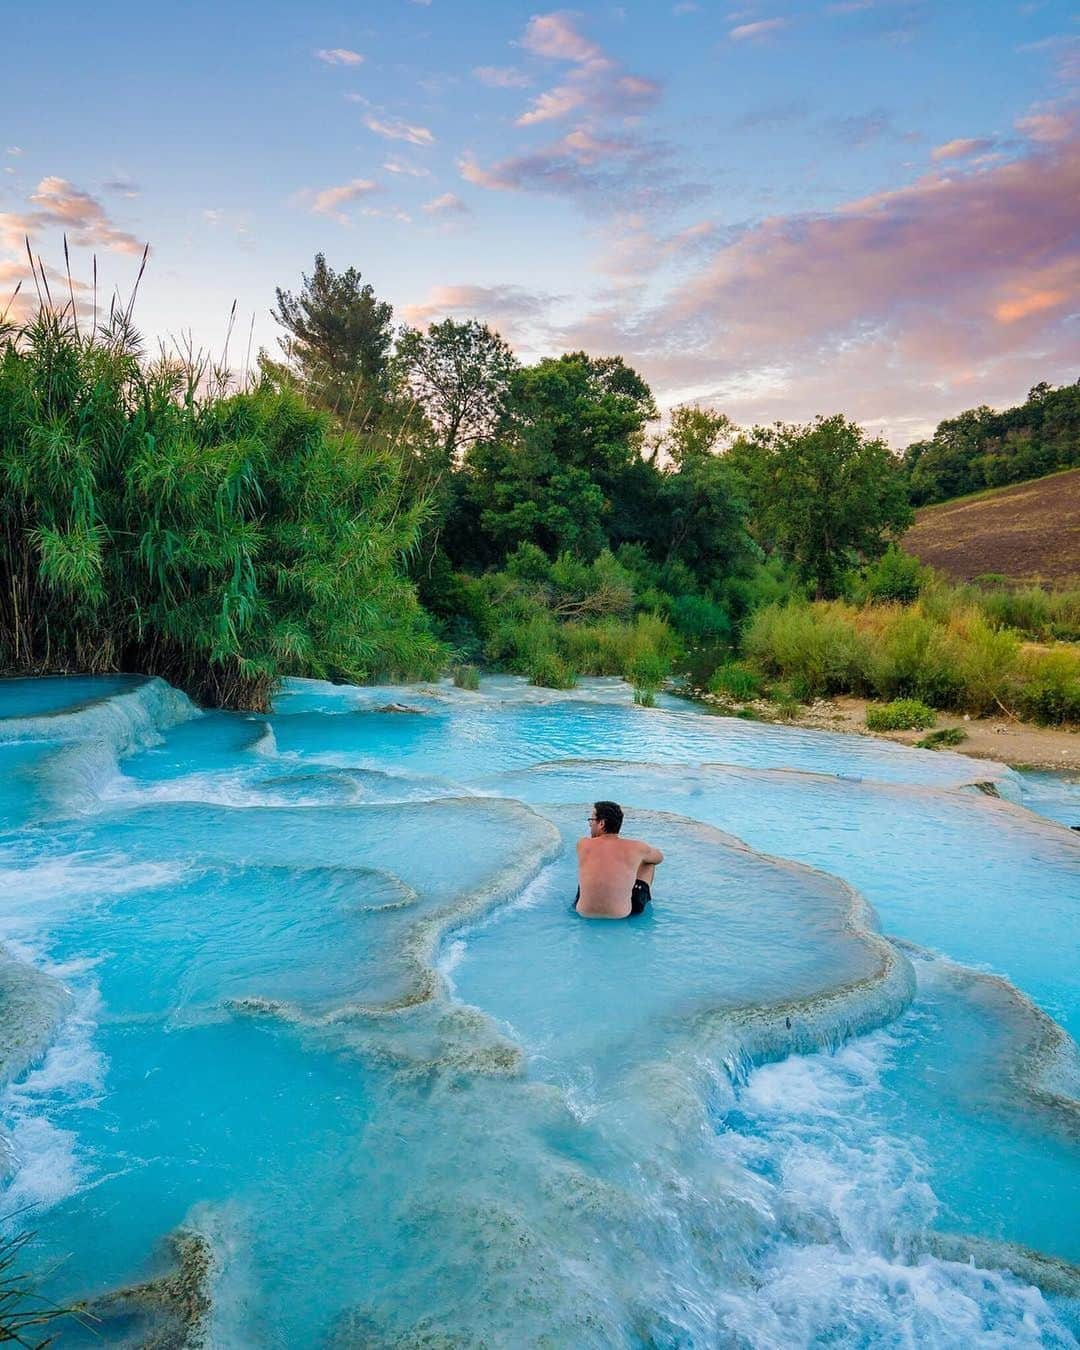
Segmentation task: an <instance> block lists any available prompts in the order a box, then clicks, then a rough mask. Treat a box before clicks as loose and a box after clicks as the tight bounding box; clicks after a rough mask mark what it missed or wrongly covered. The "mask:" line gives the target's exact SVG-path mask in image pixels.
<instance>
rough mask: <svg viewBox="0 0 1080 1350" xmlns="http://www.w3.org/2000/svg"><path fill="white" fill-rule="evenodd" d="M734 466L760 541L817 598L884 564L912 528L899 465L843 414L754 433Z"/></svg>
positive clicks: (742, 442)
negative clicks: (863, 565) (852, 574)
mask: <svg viewBox="0 0 1080 1350" xmlns="http://www.w3.org/2000/svg"><path fill="white" fill-rule="evenodd" d="M728 461H729V463H730V464H731V465H732V467H734V468H736V469H737V470H739V471H740V472H741V473H742V474H743V476H744V478H745V480H746V483H747V485H748V488H749V492H750V500H751V521H752V524H753V528H754V532H755V534H756V536H757V538H758V540H759V542H760V543H761V544H762V545H763V546H764V547H765V548H766V549H768V550H770V551H771V550H775V551H777V552H778V553H779V554H780V555H781V556H782V557H784V558H786V559H787V560H788V561H790V562H791V563H792V564H793V565H794V566H795V568H796V569H797V571H798V573H799V575H800V576H801V577H802V578H803V580H804V581H806V582H808V583H810V584H811V585H812V586H813V587H814V589H815V591H816V593H817V595H818V597H819V598H827V597H830V596H835V595H839V594H840V593H841V591H842V589H843V583H844V578H845V575H846V574H847V573H848V572H849V571H850V570H851V569H852V568H853V567H855V566H856V565H857V564H858V563H859V562H861V561H866V560H871V559H874V558H878V557H880V556H881V555H882V553H884V552H885V550H886V548H887V547H888V545H889V542H890V541H891V540H892V539H895V538H896V537H897V536H898V535H899V534H900V533H901V532H902V531H903V530H904V529H905V528H906V527H907V526H908V524H910V522H911V517H912V511H911V507H910V505H909V504H908V498H907V489H906V485H905V483H904V480H903V476H902V474H901V471H900V465H899V463H898V461H897V459H896V458H895V457H894V455H893V454H892V452H891V451H890V450H889V447H888V446H887V445H886V444H885V442H884V441H882V440H879V439H871V438H869V437H867V436H866V435H865V434H864V433H863V431H862V430H861V429H860V428H859V427H858V426H856V425H855V423H853V422H849V421H848V420H847V418H845V417H844V416H843V415H842V414H839V413H838V414H836V415H835V416H833V417H818V418H816V419H815V420H814V422H813V423H811V424H810V425H808V426H789V425H785V424H783V423H779V422H778V423H776V425H775V426H772V427H755V428H754V430H753V431H752V432H751V433H750V434H749V435H746V436H741V437H740V438H739V439H738V440H737V441H736V443H735V445H734V446H733V447H732V449H731V451H730V453H729V455H728Z"/></svg>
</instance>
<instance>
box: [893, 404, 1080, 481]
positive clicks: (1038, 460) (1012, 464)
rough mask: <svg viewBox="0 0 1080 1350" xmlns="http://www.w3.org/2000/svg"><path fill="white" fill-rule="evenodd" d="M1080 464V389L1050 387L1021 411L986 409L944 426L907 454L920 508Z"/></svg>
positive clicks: (1019, 408)
mask: <svg viewBox="0 0 1080 1350" xmlns="http://www.w3.org/2000/svg"><path fill="white" fill-rule="evenodd" d="M1077 464H1080V383H1077V384H1067V385H1062V386H1061V387H1060V388H1058V389H1054V388H1053V387H1052V386H1051V385H1049V384H1047V383H1046V382H1045V381H1043V382H1042V383H1039V384H1037V385H1035V386H1034V388H1032V390H1031V391H1030V393H1029V394H1028V396H1027V400H1026V401H1025V402H1024V403H1022V404H1019V405H1018V406H1017V407H1015V408H1006V409H1005V410H1004V411H1003V412H995V411H994V409H993V408H988V407H986V406H985V405H983V406H981V407H978V408H972V409H969V410H968V411H967V412H962V413H960V414H958V415H957V416H956V417H951V418H948V419H946V420H945V421H944V422H941V423H939V424H938V427H937V430H936V431H935V432H934V434H933V436H932V437H931V438H930V439H929V440H926V441H916V442H915V443H914V444H913V445H909V446H908V448H907V450H906V451H905V452H904V468H905V471H906V473H907V477H908V482H909V484H910V491H911V500H912V501H913V502H914V504H915V505H916V506H922V505H924V504H926V503H928V502H940V501H946V500H947V499H948V498H950V497H962V496H964V495H965V494H967V493H969V492H978V491H980V490H981V489H982V488H987V487H1004V486H1005V485H1006V484H1008V483H1020V482H1023V481H1024V480H1025V479H1028V478H1041V477H1043V476H1044V475H1045V474H1048V473H1054V472H1055V471H1056V470H1058V469H1070V468H1072V467H1074V466H1075V465H1077Z"/></svg>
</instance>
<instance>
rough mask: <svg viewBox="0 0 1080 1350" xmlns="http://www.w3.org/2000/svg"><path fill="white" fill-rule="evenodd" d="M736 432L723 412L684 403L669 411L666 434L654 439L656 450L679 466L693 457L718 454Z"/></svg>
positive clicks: (732, 423) (731, 422)
mask: <svg viewBox="0 0 1080 1350" xmlns="http://www.w3.org/2000/svg"><path fill="white" fill-rule="evenodd" d="M736 430H737V428H736V426H735V423H734V422H733V421H732V420H731V418H730V417H728V415H727V414H726V413H722V412H713V410H712V409H711V408H702V407H700V406H699V405H698V404H696V403H683V404H680V405H679V407H677V408H673V409H672V410H671V420H670V422H669V423H668V428H667V431H666V432H665V434H664V435H663V436H661V437H659V438H658V439H657V441H656V448H657V449H658V450H660V451H661V452H662V453H664V454H666V455H667V457H668V458H669V459H670V460H671V461H672V463H674V464H675V465H677V466H681V465H682V464H683V463H685V462H686V461H687V460H689V459H691V458H694V457H701V456H703V455H716V454H719V453H720V452H721V450H723V449H724V448H725V447H726V445H727V444H728V443H729V442H730V440H731V438H732V436H733V435H734V434H735V432H736Z"/></svg>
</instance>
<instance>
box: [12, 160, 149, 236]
mask: <svg viewBox="0 0 1080 1350" xmlns="http://www.w3.org/2000/svg"><path fill="white" fill-rule="evenodd" d="M30 201H31V202H33V204H34V205H35V206H36V207H37V210H36V211H35V212H34V214H33V216H32V217H30V220H31V223H32V224H33V225H34V226H47V225H53V226H57V227H60V228H62V229H64V230H67V231H69V232H70V235H71V241H72V243H74V244H78V245H80V246H81V247H86V248H105V249H109V250H110V251H111V252H113V253H141V252H142V250H143V244H142V243H141V242H140V241H139V240H138V239H136V237H135V236H134V235H133V234H129V233H128V232H127V231H126V230H120V229H117V227H116V226H115V225H114V224H113V222H112V220H111V219H110V218H109V215H108V212H107V211H106V210H105V208H104V207H103V206H102V204H101V203H100V202H99V201H98V200H97V198H96V197H92V196H91V195H90V193H88V192H83V191H82V190H81V189H79V188H77V187H75V186H74V185H73V184H71V183H69V182H68V181H67V179H66V178H57V177H55V176H51V177H48V178H43V179H42V180H41V182H40V183H38V185H37V188H36V189H35V190H34V191H33V192H32V193H31V194H30ZM16 219H17V220H21V221H25V220H26V217H17V218H16ZM27 233H32V231H27Z"/></svg>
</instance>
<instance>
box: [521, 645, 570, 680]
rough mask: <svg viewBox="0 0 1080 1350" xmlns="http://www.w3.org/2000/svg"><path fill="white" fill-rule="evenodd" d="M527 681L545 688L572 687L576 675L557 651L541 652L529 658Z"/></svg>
mask: <svg viewBox="0 0 1080 1350" xmlns="http://www.w3.org/2000/svg"><path fill="white" fill-rule="evenodd" d="M527 673H528V676H529V683H530V684H536V685H541V686H543V687H544V688H545V689H573V687H574V685H576V684H577V675H576V673H575V671H574V668H573V666H571V665H570V663H569V662H568V661H566V660H564V659H563V658H562V657H561V656H559V654H558V653H557V652H543V653H540V654H539V655H535V656H533V657H531V658H530V661H529V668H528V672H527Z"/></svg>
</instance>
